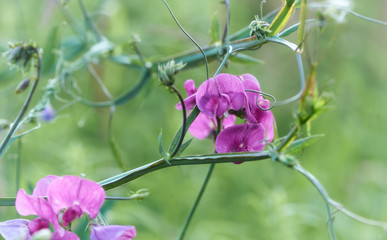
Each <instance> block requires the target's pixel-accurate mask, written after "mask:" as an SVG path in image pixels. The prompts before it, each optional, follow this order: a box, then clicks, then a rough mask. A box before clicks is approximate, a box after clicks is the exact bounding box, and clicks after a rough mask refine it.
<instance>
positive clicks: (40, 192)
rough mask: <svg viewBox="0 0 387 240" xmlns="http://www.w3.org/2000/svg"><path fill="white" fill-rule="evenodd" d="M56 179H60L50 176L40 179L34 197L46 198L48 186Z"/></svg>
mask: <svg viewBox="0 0 387 240" xmlns="http://www.w3.org/2000/svg"><path fill="white" fill-rule="evenodd" d="M56 178H58V176H54V175H48V176H46V177H44V178H42V179H40V180H39V181H38V182H37V183H36V187H35V189H34V192H33V193H32V196H35V197H46V196H47V189H48V185H50V184H51V182H52V180H54V179H56Z"/></svg>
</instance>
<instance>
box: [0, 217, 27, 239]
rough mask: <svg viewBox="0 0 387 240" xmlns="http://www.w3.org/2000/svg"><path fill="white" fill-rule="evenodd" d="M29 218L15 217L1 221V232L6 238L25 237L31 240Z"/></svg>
mask: <svg viewBox="0 0 387 240" xmlns="http://www.w3.org/2000/svg"><path fill="white" fill-rule="evenodd" d="M28 222H29V221H28V220H25V219H14V220H9V221H6V222H1V223H0V234H1V236H2V237H3V238H4V239H5V240H14V239H23V240H30V239H31V235H30V234H29V231H28Z"/></svg>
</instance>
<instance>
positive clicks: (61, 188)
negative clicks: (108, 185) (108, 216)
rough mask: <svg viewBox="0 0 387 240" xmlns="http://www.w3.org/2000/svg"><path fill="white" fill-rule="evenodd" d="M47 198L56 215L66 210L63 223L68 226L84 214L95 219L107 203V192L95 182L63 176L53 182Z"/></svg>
mask: <svg viewBox="0 0 387 240" xmlns="http://www.w3.org/2000/svg"><path fill="white" fill-rule="evenodd" d="M47 198H48V201H49V202H50V204H51V207H52V209H53V211H54V213H55V214H58V213H59V212H61V211H62V210H65V212H64V214H63V223H64V225H65V226H66V225H67V223H69V222H71V221H72V220H74V219H75V218H76V217H78V218H79V217H80V216H82V214H83V213H87V214H88V215H89V216H90V218H95V217H96V216H97V214H98V211H99V209H100V208H101V206H102V204H103V202H104V201H105V191H104V190H103V188H102V187H101V186H100V185H99V184H97V183H95V182H93V181H90V180H87V179H84V178H80V177H76V176H63V177H60V178H56V179H54V180H53V181H52V182H51V184H50V186H49V188H48V191H47Z"/></svg>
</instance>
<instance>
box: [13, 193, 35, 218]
mask: <svg viewBox="0 0 387 240" xmlns="http://www.w3.org/2000/svg"><path fill="white" fill-rule="evenodd" d="M36 202H37V200H36V198H34V197H32V196H30V195H28V194H27V193H26V192H25V191H24V189H19V191H18V192H17V195H16V201H15V207H16V211H17V212H18V213H19V214H20V215H22V216H28V215H38V213H37V212H36V210H35V205H36Z"/></svg>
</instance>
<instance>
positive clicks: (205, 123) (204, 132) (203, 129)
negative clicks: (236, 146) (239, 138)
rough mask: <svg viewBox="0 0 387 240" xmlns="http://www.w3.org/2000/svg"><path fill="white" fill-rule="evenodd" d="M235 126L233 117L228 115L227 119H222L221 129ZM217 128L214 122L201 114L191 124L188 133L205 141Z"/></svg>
mask: <svg viewBox="0 0 387 240" xmlns="http://www.w3.org/2000/svg"><path fill="white" fill-rule="evenodd" d="M234 124H235V116H234V115H231V114H230V115H229V116H228V118H223V128H227V127H230V126H232V125H234ZM216 128H217V124H216V120H214V119H212V118H209V117H208V116H207V115H204V114H203V113H199V115H198V116H197V117H196V119H195V120H194V121H193V122H192V124H191V126H190V127H189V129H188V131H189V133H191V134H192V135H193V136H194V137H196V138H198V139H202V140H203V139H205V138H206V137H208V136H209V135H210V134H211V132H215V131H216Z"/></svg>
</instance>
